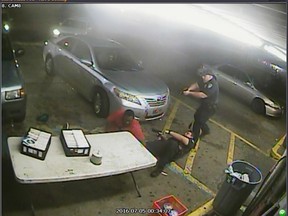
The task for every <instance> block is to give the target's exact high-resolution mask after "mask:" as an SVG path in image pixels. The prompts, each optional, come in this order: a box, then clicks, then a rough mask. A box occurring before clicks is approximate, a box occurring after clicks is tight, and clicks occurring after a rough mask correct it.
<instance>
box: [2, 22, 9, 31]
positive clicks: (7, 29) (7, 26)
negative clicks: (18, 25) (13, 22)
mask: <svg viewBox="0 0 288 216" xmlns="http://www.w3.org/2000/svg"><path fill="white" fill-rule="evenodd" d="M3 28H4V30H5V32H9V29H10V26H9V25H8V24H4V26H3Z"/></svg>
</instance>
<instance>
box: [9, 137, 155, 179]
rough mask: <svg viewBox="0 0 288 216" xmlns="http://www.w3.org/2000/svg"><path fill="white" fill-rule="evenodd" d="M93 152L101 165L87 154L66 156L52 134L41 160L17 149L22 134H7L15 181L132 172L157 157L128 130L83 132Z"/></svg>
mask: <svg viewBox="0 0 288 216" xmlns="http://www.w3.org/2000/svg"><path fill="white" fill-rule="evenodd" d="M86 137H87V140H88V141H89V143H90V145H91V150H90V156H91V154H92V152H93V151H98V150H99V151H100V153H101V154H102V164H101V165H94V164H93V163H91V162H90V156H80V157H66V155H65V153H64V150H63V147H62V144H61V142H60V139H59V137H55V136H53V137H52V140H51V145H50V147H49V150H48V153H47V155H46V158H45V160H44V161H42V160H39V159H35V158H33V157H30V156H27V155H24V154H22V153H21V152H20V147H21V140H22V137H9V138H8V147H9V152H10V157H11V160H12V165H13V169H14V173H15V176H16V179H17V181H19V182H20V183H25V184H27V183H28V184H29V183H50V182H62V181H72V180H81V179H89V178H98V177H103V176H110V175H116V174H121V173H126V172H132V171H136V170H140V169H144V168H148V167H152V166H155V165H156V162H157V159H156V158H155V157H154V156H153V155H152V154H151V153H150V152H149V151H148V150H147V149H146V148H145V147H144V146H143V145H142V144H141V143H140V142H139V141H138V140H137V139H136V138H135V137H134V136H133V135H132V134H131V133H129V132H114V133H102V134H93V135H86Z"/></svg>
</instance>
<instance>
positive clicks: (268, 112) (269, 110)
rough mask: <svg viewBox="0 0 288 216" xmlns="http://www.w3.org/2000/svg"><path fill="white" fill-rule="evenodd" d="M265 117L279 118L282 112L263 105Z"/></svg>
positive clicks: (279, 109)
mask: <svg viewBox="0 0 288 216" xmlns="http://www.w3.org/2000/svg"><path fill="white" fill-rule="evenodd" d="M265 108H266V115H267V116H272V117H280V116H282V115H283V110H282V109H281V108H277V109H276V108H273V107H271V106H268V105H265Z"/></svg>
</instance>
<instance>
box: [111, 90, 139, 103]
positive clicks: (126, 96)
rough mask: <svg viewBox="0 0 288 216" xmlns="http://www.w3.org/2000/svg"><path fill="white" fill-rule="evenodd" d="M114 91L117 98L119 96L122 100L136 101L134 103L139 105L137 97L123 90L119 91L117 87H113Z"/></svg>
mask: <svg viewBox="0 0 288 216" xmlns="http://www.w3.org/2000/svg"><path fill="white" fill-rule="evenodd" d="M114 92H115V94H116V95H117V96H118V97H119V98H121V99H123V100H127V101H130V102H132V103H136V104H139V105H141V103H140V101H139V99H138V98H137V97H136V96H135V95H132V94H129V93H127V92H124V91H121V90H120V89H118V88H114Z"/></svg>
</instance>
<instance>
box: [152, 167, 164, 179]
mask: <svg viewBox="0 0 288 216" xmlns="http://www.w3.org/2000/svg"><path fill="white" fill-rule="evenodd" d="M161 172H162V169H160V168H156V169H155V170H153V171H152V172H151V173H150V176H151V177H157V176H159V175H160V174H161Z"/></svg>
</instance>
